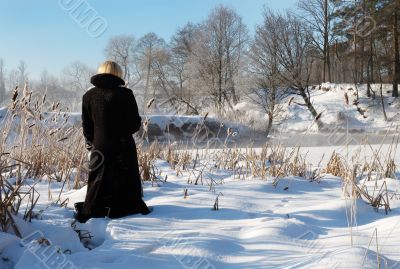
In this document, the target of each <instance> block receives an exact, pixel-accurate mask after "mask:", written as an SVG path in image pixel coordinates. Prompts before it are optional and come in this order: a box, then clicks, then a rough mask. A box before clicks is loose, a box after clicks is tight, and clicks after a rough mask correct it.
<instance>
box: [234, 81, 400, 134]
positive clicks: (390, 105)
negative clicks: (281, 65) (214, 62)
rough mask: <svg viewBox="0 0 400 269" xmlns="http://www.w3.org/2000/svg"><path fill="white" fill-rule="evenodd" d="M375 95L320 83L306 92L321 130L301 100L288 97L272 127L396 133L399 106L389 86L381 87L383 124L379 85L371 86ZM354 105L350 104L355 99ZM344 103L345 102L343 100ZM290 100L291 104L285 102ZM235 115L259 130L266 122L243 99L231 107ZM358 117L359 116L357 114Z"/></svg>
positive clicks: (257, 109)
mask: <svg viewBox="0 0 400 269" xmlns="http://www.w3.org/2000/svg"><path fill="white" fill-rule="evenodd" d="M371 87H372V90H373V91H374V92H375V93H376V98H375V99H373V98H370V97H367V96H366V92H367V90H366V89H367V88H366V85H365V84H363V85H357V86H356V85H354V84H333V83H323V84H322V85H321V86H315V87H313V89H311V90H310V97H311V102H312V103H313V105H314V107H315V109H316V111H317V112H318V113H322V114H321V121H322V123H323V124H324V128H323V129H322V130H318V129H317V126H316V124H313V121H314V119H313V118H312V116H311V114H310V112H309V111H308V110H307V108H306V107H304V106H301V105H299V104H303V103H304V101H303V100H302V97H300V96H297V95H290V96H288V97H287V98H286V99H285V100H284V101H283V103H282V112H281V114H280V116H279V117H278V119H277V122H276V123H277V124H276V125H275V126H274V128H275V130H276V131H278V132H283V133H287V132H293V133H299V132H302V133H304V132H307V133H315V132H318V131H319V132H330V131H332V130H335V131H342V132H343V131H348V132H361V133H365V132H368V133H380V134H384V133H386V132H387V131H388V129H389V131H390V132H396V131H397V130H398V128H399V125H400V113H399V108H400V103H399V101H398V100H396V98H392V97H391V90H392V85H389V84H384V85H383V88H382V92H383V96H384V104H385V110H386V114H387V121H385V119H384V116H383V112H382V104H381V98H380V84H373V85H371ZM357 92H358V96H359V98H358V102H357V103H356V104H355V103H354V101H355V100H356V99H357V97H356V96H357ZM345 95H347V98H348V103H347V102H346V97H345ZM292 97H294V99H293V100H292V102H289V100H290V99H291V98H292ZM235 110H236V111H237V116H238V117H239V118H240V119H241V120H242V121H243V122H244V123H245V122H248V123H251V125H252V127H254V128H259V129H261V130H262V129H263V128H265V125H266V122H267V116H266V113H265V112H264V111H263V110H262V109H260V107H258V106H257V105H255V104H254V103H252V102H251V101H249V100H246V99H243V100H242V101H241V102H240V103H238V104H237V105H236V106H235ZM360 112H361V113H362V114H361V113H360Z"/></svg>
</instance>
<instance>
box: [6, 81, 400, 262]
mask: <svg viewBox="0 0 400 269" xmlns="http://www.w3.org/2000/svg"><path fill="white" fill-rule="evenodd" d="M362 87H363V86H360V87H359V91H360V99H359V103H358V104H357V105H354V104H353V101H354V98H355V96H354V92H355V89H354V88H355V87H354V85H343V84H342V85H333V84H324V85H322V87H321V89H317V90H314V91H312V92H311V96H312V102H313V103H314V105H315V107H316V109H317V110H318V111H321V112H322V117H321V120H322V122H323V123H324V126H325V127H324V129H323V130H317V129H316V128H315V127H316V125H315V124H313V119H312V118H311V116H310V113H309V111H307V109H306V108H305V107H302V106H299V105H297V104H295V102H301V100H300V99H298V100H297V99H296V100H295V102H294V103H292V104H291V105H290V106H289V105H288V104H284V106H285V108H284V114H283V115H282V121H281V122H280V124H278V125H276V126H275V130H274V132H273V133H272V137H273V138H272V140H271V142H273V143H276V144H279V143H281V144H283V145H284V146H303V147H301V148H300V149H299V151H300V153H301V155H303V156H307V165H309V166H310V169H315V168H318V169H319V171H320V172H321V173H322V174H321V175H323V177H322V178H321V179H320V181H318V182H317V181H310V180H309V179H306V178H304V177H294V176H285V177H283V178H281V179H280V181H279V182H278V184H277V185H276V186H274V184H273V182H274V179H275V178H274V177H271V176H269V177H267V178H266V179H262V178H259V177H254V176H251V173H247V172H246V173H243V174H242V176H240V174H239V176H238V174H237V171H232V170H224V169H217V168H216V166H214V165H215V158H214V157H215V156H216V154H215V153H216V152H218V150H220V149H218V147H217V149H214V148H213V149H211V148H210V149H207V153H206V154H204V152H203V153H202V154H200V155H201V156H202V157H201V158H203V159H201V160H199V162H203V163H207V165H208V166H207V169H205V170H203V175H202V177H201V179H202V180H200V181H199V184H197V185H196V184H193V182H189V181H190V180H189V179H191V180H193V176H194V175H195V174H196V173H197V175H198V173H199V169H200V168H197V170H196V171H194V170H193V169H190V168H189V169H173V168H172V167H171V166H170V164H169V163H167V162H166V161H165V160H162V159H157V161H156V162H155V164H154V168H155V171H154V172H155V174H156V175H157V180H156V181H153V182H144V193H145V196H144V200H145V201H146V203H147V204H148V205H149V206H151V207H153V212H152V213H151V214H150V215H147V216H142V215H134V216H129V217H125V218H121V219H115V220H111V219H107V218H106V219H91V220H89V221H88V222H87V223H85V224H80V223H75V222H74V219H73V214H74V210H73V204H74V203H75V202H80V201H83V199H84V197H85V194H86V187H83V188H81V189H79V190H72V189H71V187H72V186H71V185H69V184H65V185H64V183H63V182H54V181H53V182H50V183H49V178H42V179H26V180H25V181H24V185H25V186H28V185H30V186H32V185H35V189H36V191H38V193H39V194H40V198H39V202H38V204H37V206H36V207H35V209H34V218H33V219H32V221H31V222H25V221H24V220H22V218H21V215H18V216H16V217H15V221H16V224H17V226H18V229H19V231H20V232H21V233H22V239H21V238H19V237H17V236H15V235H14V234H13V232H12V229H10V230H9V233H4V232H0V269H11V268H16V269H25V268H34V269H35V268H51V269H52V268H63V269H67V268H96V269H100V268H111V269H114V268H118V269H119V268H185V269H213V268H392V269H394V268H396V269H397V268H400V251H399V250H398V249H399V246H400V214H399V213H400V182H399V181H398V179H397V178H398V176H399V173H398V172H397V171H398V169H397V170H396V172H395V173H394V174H393V175H391V176H390V177H392V178H386V176H382V175H378V176H377V177H378V178H379V180H375V181H374V180H372V181H369V182H358V184H359V186H361V185H363V184H365V186H366V187H367V189H368V190H369V191H370V192H371V193H375V194H377V193H379V192H380V187H381V186H384V185H383V182H386V185H387V188H388V192H387V198H388V199H389V204H390V208H391V211H389V212H387V214H386V212H385V210H384V209H383V208H382V207H381V208H379V209H378V210H377V209H375V208H373V207H372V206H371V205H369V204H367V202H366V199H365V197H364V199H361V198H359V199H351V198H349V197H348V196H347V195H345V192H344V191H343V190H344V188H345V187H344V183H343V179H341V178H339V177H335V176H333V175H331V174H327V173H324V172H323V171H322V170H321V168H323V167H326V165H327V163H328V161H329V158H330V156H331V155H332V154H333V152H337V153H339V154H341V156H343V158H345V159H346V162H347V164H351V163H352V162H353V161H354V160H353V159H352V156H354V155H357V156H358V160H359V161H361V162H363V163H368V164H369V165H372V166H374V165H375V166H382V169H383V168H384V166H385V165H384V163H387V161H388V160H389V159H390V158H392V157H393V160H394V165H395V166H396V167H397V168H398V167H399V164H400V153H399V152H398V151H396V150H397V146H395V145H397V144H398V143H397V142H396V141H397V140H398V136H397V129H398V123H399V120H400V115H398V110H399V108H400V104H399V103H398V102H397V101H395V100H393V99H392V98H391V97H389V95H390V93H388V92H387V91H388V89H389V88H388V86H387V85H385V88H384V94H385V105H386V106H385V107H386V112H387V116H388V121H385V120H384V119H383V114H382V110H381V105H380V101H379V99H378V97H379V96H378V95H377V99H376V100H371V99H368V98H366V97H365V95H364V92H365V89H363V88H362ZM373 87H374V88H373V89H374V90H375V91H376V92H377V93H378V88H377V87H379V85H374V86H373ZM345 93H347V96H348V97H349V104H347V103H346V101H345V97H344V96H345ZM296 98H298V97H296ZM235 108H236V109H237V112H239V114H241V115H242V118H241V119H240V120H238V122H237V123H240V124H237V123H235V124H236V125H235V124H232V125H230V123H228V124H227V123H225V124H221V122H219V121H215V122H217V123H215V122H214V121H213V120H212V118H211V117H210V121H209V126H208V127H210V128H208V130H207V132H214V133H216V134H217V135H216V136H214V137H219V134H224V136H226V133H227V129H228V127H232V128H233V129H234V130H233V133H236V132H238V133H239V134H238V135H237V134H235V137H236V138H234V139H233V133H232V134H231V137H229V138H230V139H231V138H232V139H233V140H235V139H237V138H239V139H238V140H241V141H240V142H241V145H243V146H248V145H249V144H251V143H252V142H254V141H257V139H258V140H259V145H261V144H263V143H264V142H265V138H264V137H262V136H261V135H260V133H257V132H254V133H251V134H250V131H249V130H250V129H248V128H247V127H246V125H247V124H245V122H244V121H243V119H246V121H247V123H249V124H248V126H249V127H253V128H255V129H257V128H258V129H259V130H260V129H262V127H261V126H262V124H263V123H265V122H266V119H265V117H264V116H265V115H264V114H265V113H264V114H263V113H262V112H261V111H260V110H259V109H258V108H256V107H254V106H251V105H250V104H249V103H248V102H246V101H243V102H242V103H239V104H238V105H237V106H236V107H235ZM360 111H362V112H363V113H364V115H361V114H360ZM6 112H7V109H2V110H0V123H1V122H2V121H4V117H5V115H6ZM143 118H144V119H145V120H146V119H150V123H152V124H154V126H153V128H155V129H157V128H158V129H157V130H156V131H154V133H153V134H155V133H157V132H158V133H159V134H160V136H161V137H162V136H164V137H165V138H167V139H168V140H170V141H171V142H172V141H175V140H176V139H177V137H176V136H171V134H178V136H179V134H180V133H183V134H184V136H185V137H187V138H191V137H192V136H193V134H195V135H196V136H197V135H199V133H200V131H202V130H203V129H201V128H198V126H199V123H201V122H202V121H203V120H204V116H168V115H157V116H155V115H148V117H146V116H144V117H143ZM79 121H80V114H79V113H74V114H70V117H69V119H68V122H67V123H68V124H67V125H68V126H71V125H79ZM250 123H251V124H250ZM183 126H186V127H185V128H183ZM234 127H235V128H234ZM174 128H176V129H180V130H179V131H178V130H174ZM202 128H203V127H202ZM171 130H173V132H170V131H171ZM207 132H206V134H207ZM241 132H242V133H241ZM243 132H244V133H243ZM246 132H249V134H247V133H246ZM257 135H258V137H257ZM365 135H368V136H369V137H368V140H366V139H365ZM155 136H157V135H155ZM224 136H221V138H222V139H221V141H220V142H221V143H220V145H221V146H222V147H224V146H226V145H229V146H232V145H234V143H233V144H226V143H225V142H227V140H225V138H224ZM203 138H204V137H203ZM230 139H229V141H228V142H230ZM205 140H206V141H207V136H206V137H205ZM60 141H63V140H60ZM367 141H368V142H367ZM392 141H394V143H393V144H392V145H390V143H392ZM192 142H193V141H192ZM234 142H235V141H234ZM348 144H350V146H348ZM358 144H360V145H363V147H358V146H357V145H358ZM370 144H371V145H370ZM373 144H375V145H373ZM186 145H187V144H186ZM254 145H257V143H254V144H253V146H254ZM305 145H308V146H307V147H304V146H305ZM310 145H312V146H310ZM333 145H334V146H333ZM196 146H199V147H200V146H201V144H198V145H196ZM196 146H195V147H196ZM177 148H178V147H177ZM242 150H243V151H246V150H248V148H247V149H246V148H243V149H242ZM255 151H256V152H258V153H260V152H261V149H255ZM377 152H379V153H378V157H377V158H376V162H372V160H373V159H374V158H375V157H374V154H376V153H377ZM191 153H193V155H195V154H196V153H197V151H196V150H194V151H191ZM257 160H259V159H257ZM298 162H301V161H300V160H298ZM235 165H236V164H235ZM189 166H191V167H192V166H193V163H190V165H189ZM368 169H371V171H372V168H371V167H370V168H366V170H365V171H368ZM382 169H381V171H382ZM350 170H351V169H350ZM383 170H384V169H383ZM374 171H375V170H374ZM374 177H375V175H373V176H372V178H374ZM72 180H73V179H72ZM61 189H62V190H63V191H62V192H60V191H61ZM60 193H61V195H60ZM59 195H60V199H58V198H59ZM385 195H386V192H385ZM385 198H386V197H385ZM57 200H58V203H56V201H57ZM63 202H65V203H63ZM60 204H63V206H61V205H60ZM23 207H24V205H23V206H22V209H21V210H20V212H23ZM217 207H218V209H219V210H215V209H216V208H217Z"/></svg>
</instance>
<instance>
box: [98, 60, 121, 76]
mask: <svg viewBox="0 0 400 269" xmlns="http://www.w3.org/2000/svg"><path fill="white" fill-rule="evenodd" d="M97 74H110V75H114V76H116V77H119V78H120V79H123V75H122V69H121V67H120V66H119V64H117V63H116V62H113V61H106V62H104V63H103V64H102V65H100V67H99V68H98V69H97Z"/></svg>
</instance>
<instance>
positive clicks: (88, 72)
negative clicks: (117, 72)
mask: <svg viewBox="0 0 400 269" xmlns="http://www.w3.org/2000/svg"><path fill="white" fill-rule="evenodd" d="M94 74H95V71H94V70H93V69H91V68H90V67H89V66H87V65H86V64H84V63H81V62H79V61H75V62H73V63H72V64H70V65H69V66H67V67H66V68H65V69H64V70H63V84H64V87H65V88H66V89H68V90H70V91H73V92H76V93H78V94H83V93H84V92H86V91H87V90H88V88H90V87H91V84H90V78H91V76H93V75H94ZM42 79H43V77H42ZM46 85H47V84H46Z"/></svg>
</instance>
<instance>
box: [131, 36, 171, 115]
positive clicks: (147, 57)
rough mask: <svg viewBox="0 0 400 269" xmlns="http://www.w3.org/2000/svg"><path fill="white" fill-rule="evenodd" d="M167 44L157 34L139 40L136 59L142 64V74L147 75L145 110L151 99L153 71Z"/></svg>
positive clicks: (154, 94)
mask: <svg viewBox="0 0 400 269" xmlns="http://www.w3.org/2000/svg"><path fill="white" fill-rule="evenodd" d="M165 48H166V44H165V41H164V39H162V38H160V37H158V36H157V35H156V34H155V33H148V34H146V35H145V36H143V37H142V38H140V39H139V41H138V43H137V46H136V49H135V52H136V58H137V60H138V62H139V64H140V67H141V68H140V69H141V70H142V73H145V74H146V82H145V92H144V100H143V110H144V109H145V104H146V102H147V101H148V98H149V91H150V87H151V82H152V76H153V74H152V71H153V67H154V65H153V64H154V62H155V61H156V58H157V57H158V56H160V55H161V53H162V51H163V50H165ZM152 90H153V94H152V98H155V96H156V88H155V87H153V89H152Z"/></svg>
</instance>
